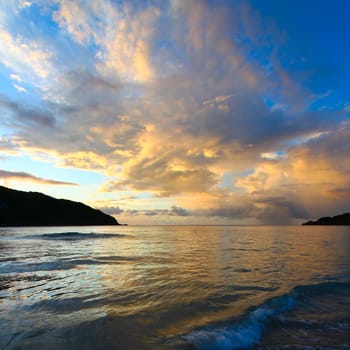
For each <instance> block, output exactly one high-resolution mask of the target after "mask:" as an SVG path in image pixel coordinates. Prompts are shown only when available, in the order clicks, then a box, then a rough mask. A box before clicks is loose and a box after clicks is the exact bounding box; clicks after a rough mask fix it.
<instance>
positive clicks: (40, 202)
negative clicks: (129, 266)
mask: <svg viewBox="0 0 350 350" xmlns="http://www.w3.org/2000/svg"><path fill="white" fill-rule="evenodd" d="M88 225H119V223H118V221H117V220H116V219H115V218H114V217H112V216H110V215H107V214H105V213H103V212H102V211H100V210H97V209H93V208H91V207H89V206H87V205H85V204H83V203H79V202H73V201H70V200H66V199H56V198H53V197H50V196H47V195H45V194H43V193H39V192H23V191H17V190H13V189H10V188H7V187H3V186H0V226H88Z"/></svg>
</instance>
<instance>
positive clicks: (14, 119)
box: [0, 95, 55, 130]
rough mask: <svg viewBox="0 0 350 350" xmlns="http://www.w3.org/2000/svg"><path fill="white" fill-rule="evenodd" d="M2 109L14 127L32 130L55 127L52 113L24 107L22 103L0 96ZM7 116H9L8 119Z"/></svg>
mask: <svg viewBox="0 0 350 350" xmlns="http://www.w3.org/2000/svg"><path fill="white" fill-rule="evenodd" d="M0 108H1V109H2V110H3V111H4V112H5V118H4V119H5V120H6V119H7V120H8V121H9V122H8V123H9V124H12V123H13V126H16V124H17V125H18V123H19V124H21V125H23V126H24V127H30V130H33V127H34V128H37V127H38V126H42V127H44V128H53V127H54V126H55V117H54V116H53V115H52V113H51V112H50V111H46V112H44V111H42V110H38V109H32V108H28V107H24V106H22V105H21V104H20V103H17V102H13V101H11V100H9V99H8V98H6V97H4V96H1V95H0ZM6 115H9V116H8V117H7V118H6Z"/></svg>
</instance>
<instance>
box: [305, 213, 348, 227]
mask: <svg viewBox="0 0 350 350" xmlns="http://www.w3.org/2000/svg"><path fill="white" fill-rule="evenodd" d="M303 225H350V213H344V214H341V215H336V216H333V217H329V216H326V217H323V218H320V219H318V220H317V221H308V222H304V223H303Z"/></svg>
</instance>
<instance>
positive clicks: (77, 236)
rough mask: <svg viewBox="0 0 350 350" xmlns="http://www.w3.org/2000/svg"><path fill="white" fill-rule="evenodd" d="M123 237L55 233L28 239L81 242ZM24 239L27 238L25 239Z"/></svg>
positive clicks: (115, 235) (116, 235)
mask: <svg viewBox="0 0 350 350" xmlns="http://www.w3.org/2000/svg"><path fill="white" fill-rule="evenodd" d="M121 237H125V235H123V234H118V233H94V232H90V233H81V232H55V233H45V234H42V235H35V236H30V238H36V239H37V238H42V239H52V240H68V241H75V240H83V239H101V238H121ZM25 238H28V236H27V237H25Z"/></svg>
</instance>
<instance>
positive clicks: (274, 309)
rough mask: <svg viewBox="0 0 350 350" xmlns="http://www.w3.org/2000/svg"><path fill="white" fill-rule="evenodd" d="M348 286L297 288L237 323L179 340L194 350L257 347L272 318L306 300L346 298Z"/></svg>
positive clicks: (280, 315) (186, 336)
mask: <svg viewBox="0 0 350 350" xmlns="http://www.w3.org/2000/svg"><path fill="white" fill-rule="evenodd" d="M349 291H350V283H342V282H326V283H320V284H314V285H304V286H297V287H295V288H293V289H292V290H291V292H290V293H288V294H285V295H282V296H278V297H274V298H271V299H269V300H267V301H266V302H264V303H263V304H262V305H260V306H258V307H256V308H255V309H254V310H252V311H251V312H249V313H248V314H247V315H246V317H244V318H243V319H242V321H240V322H236V323H233V324H232V323H231V324H225V325H223V326H216V327H206V328H204V329H201V330H196V331H193V332H191V333H189V334H187V335H183V336H182V337H181V338H182V340H183V341H184V342H185V343H187V344H188V345H191V346H192V347H194V348H196V349H202V350H233V349H249V348H252V347H254V346H256V345H258V344H259V343H260V341H261V338H262V336H263V332H264V330H265V329H266V328H267V326H268V324H269V323H270V322H271V321H272V320H274V319H283V315H284V314H285V313H287V312H289V311H292V310H293V309H294V308H296V306H297V305H298V304H299V303H301V302H303V303H305V300H306V299H308V300H309V301H311V300H313V298H315V297H317V296H323V295H326V294H330V295H333V294H334V293H335V294H336V293H343V294H347V295H349V294H348V293H349Z"/></svg>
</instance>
